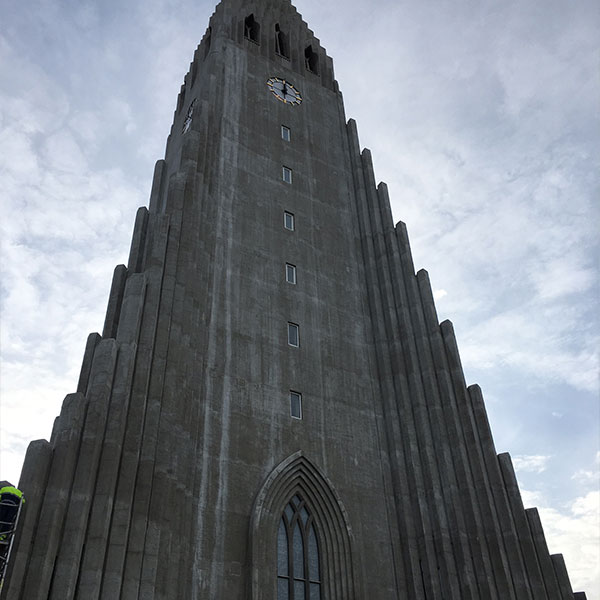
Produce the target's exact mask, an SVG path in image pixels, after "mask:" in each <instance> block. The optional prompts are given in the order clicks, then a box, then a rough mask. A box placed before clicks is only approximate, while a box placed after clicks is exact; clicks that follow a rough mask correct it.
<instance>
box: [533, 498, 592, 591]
mask: <svg viewBox="0 0 600 600" xmlns="http://www.w3.org/2000/svg"><path fill="white" fill-rule="evenodd" d="M538 510H539V513H540V517H541V519H542V523H543V525H544V532H545V534H546V540H547V542H548V547H549V549H550V552H551V553H559V554H563V556H564V558H565V562H566V564H567V569H568V571H569V577H570V579H571V583H572V585H573V589H574V591H585V592H587V595H588V598H589V600H597V598H599V597H600V549H599V546H598V538H599V536H600V492H598V491H592V492H589V493H587V494H586V495H585V496H581V497H579V498H576V499H575V500H573V501H572V502H570V503H569V504H567V505H566V506H564V507H561V508H556V507H549V506H543V505H542V506H540V507H539V509H538Z"/></svg>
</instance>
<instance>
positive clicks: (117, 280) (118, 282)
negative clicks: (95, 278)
mask: <svg viewBox="0 0 600 600" xmlns="http://www.w3.org/2000/svg"><path fill="white" fill-rule="evenodd" d="M126 281H127V267H126V266H125V265H117V266H116V267H115V270H114V273H113V279H112V284H111V286H110V294H109V296H108V308H107V309H106V318H105V319H104V328H103V330H102V337H103V338H105V339H106V338H114V337H116V336H117V327H118V325H119V317H120V315H121V304H122V302H123V293H124V291H125V282H126Z"/></svg>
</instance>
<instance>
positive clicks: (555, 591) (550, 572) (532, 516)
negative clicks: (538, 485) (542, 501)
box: [525, 508, 560, 599]
mask: <svg viewBox="0 0 600 600" xmlns="http://www.w3.org/2000/svg"><path fill="white" fill-rule="evenodd" d="M525 514H526V516H527V521H528V523H529V529H530V531H531V536H532V537H533V543H534V545H535V550H536V553H537V557H538V561H539V563H540V569H541V571H542V575H543V578H544V584H545V586H546V592H547V594H548V597H549V598H551V599H552V598H557V597H560V596H559V587H558V581H557V579H556V573H555V572H554V565H553V564H552V559H551V558H550V552H548V545H547V544H546V536H545V535H544V529H543V527H542V521H541V520H540V515H539V513H538V511H537V508H528V509H526V510H525Z"/></svg>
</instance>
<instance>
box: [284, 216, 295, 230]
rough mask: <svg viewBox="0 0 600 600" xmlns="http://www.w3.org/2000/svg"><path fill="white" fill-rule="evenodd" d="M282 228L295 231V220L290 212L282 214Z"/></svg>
mask: <svg viewBox="0 0 600 600" xmlns="http://www.w3.org/2000/svg"><path fill="white" fill-rule="evenodd" d="M283 226H284V227H285V228H286V229H289V230H290V231H294V229H296V220H295V218H294V215H293V214H292V213H291V212H287V211H286V212H284V213H283Z"/></svg>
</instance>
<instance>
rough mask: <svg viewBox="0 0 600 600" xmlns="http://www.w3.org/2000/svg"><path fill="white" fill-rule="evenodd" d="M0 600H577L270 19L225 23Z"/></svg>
mask: <svg viewBox="0 0 600 600" xmlns="http://www.w3.org/2000/svg"><path fill="white" fill-rule="evenodd" d="M20 487H21V489H22V490H23V491H24V493H25V495H26V498H27V504H26V506H25V511H24V514H23V519H22V521H21V524H20V530H19V532H18V537H17V540H16V544H15V547H14V551H13V555H12V559H11V564H10V565H9V572H8V577H7V580H6V582H5V585H4V589H3V590H2V598H3V599H10V600H34V599H35V600H42V599H44V600H45V599H52V600H72V599H75V598H77V599H82V600H83V599H85V600H99V599H102V600H109V599H110V600H114V599H115V598H123V599H126V600H134V599H139V600H141V599H145V600H146V599H147V600H150V599H157V600H158V599H165V600H167V599H168V600H176V599H178V600H188V599H189V600H192V599H194V600H197V599H208V598H211V599H212V598H216V599H227V600H229V599H248V600H250V599H252V600H361V599H363V598H370V599H372V600H376V599H377V600H384V599H385V600H389V599H404V598H406V599H415V600H426V599H427V600H434V599H440V600H441V599H448V600H449V599H451V600H465V599H469V598H471V599H497V600H507V599H513V600H522V599H532V600H542V599H544V600H554V599H564V600H566V599H569V600H572V599H573V598H578V599H579V600H581V599H583V598H585V594H583V593H578V594H574V593H573V591H572V589H571V585H570V583H569V578H568V575H567V572H566V569H565V565H564V561H563V560H562V557H561V556H560V555H553V556H551V555H550V554H549V553H548V549H547V546H546V542H545V539H544V534H543V530H542V527H541V523H540V520H539V516H538V513H537V511H536V510H535V509H528V510H525V509H524V507H523V504H522V501H521V498H520V493H519V490H518V487H517V483H516V478H515V475H514V471H513V468H512V465H511V461H510V457H509V456H508V455H506V454H503V455H500V456H498V455H497V454H496V451H495V449H494V444H493V440H492V437H491V433H490V429H489V425H488V422H487V417H486V413H485V408H484V404H483V398H482V394H481V391H480V389H479V388H478V387H477V386H470V387H467V386H466V384H465V380H464V375H463V372H462V368H461V364H460V358H459V354H458V349H457V344H456V340H455V337H454V334H453V330H452V325H451V323H449V322H444V323H442V324H439V322H438V319H437V316H436V311H435V306H434V301H433V297H432V293H431V288H430V285H429V281H428V277H427V273H426V272H425V271H420V272H418V273H416V274H415V272H414V267H413V264H412V259H411V254H410V247H409V242H408V237H407V232H406V227H405V225H404V224H403V223H399V224H397V225H396V226H394V223H393V220H392V215H391V211H390V205H389V200H388V196H387V189H386V186H385V184H379V185H376V183H375V178H374V174H373V168H372V164H371V157H370V153H369V151H367V150H363V151H362V152H361V151H360V146H359V141H358V135H357V129H356V125H355V123H354V122H353V121H348V122H347V120H346V117H345V114H344V106H343V101H342V97H341V94H340V92H339V89H338V84H337V82H336V81H335V79H334V74H333V63H332V60H331V59H330V58H329V57H328V56H327V54H326V52H325V50H324V49H323V47H322V46H321V44H320V42H319V40H318V39H317V38H316V37H315V36H314V34H313V32H312V31H310V30H309V29H308V27H307V25H306V23H304V22H303V21H302V18H301V16H300V15H299V14H298V13H297V12H296V10H295V9H294V7H293V6H292V5H291V4H290V2H289V0H223V1H222V2H221V3H220V4H219V5H218V6H217V8H216V10H215V13H214V14H213V16H212V18H211V21H210V27H209V29H208V30H207V32H206V34H205V36H204V38H203V39H202V42H201V44H200V45H199V47H198V49H197V50H196V52H195V55H194V60H193V62H192V64H191V67H190V71H189V72H188V74H187V75H186V78H185V82H184V85H183V86H182V89H181V92H180V94H179V98H178V102H177V108H176V111H175V117H174V123H173V127H172V130H171V133H170V136H169V139H168V142H167V149H166V155H165V159H164V160H160V161H158V163H157V165H156V169H155V173H154V180H153V186H152V192H151V198H150V203H149V208H148V209H146V208H141V209H139V211H138V214H137V218H136V222H135V228H134V234H133V240H132V245H131V251H130V255H129V261H128V264H127V266H124V265H119V266H118V267H117V268H116V269H115V273H114V278H113V283H112V287H111V292H110V297H109V303H108V309H107V314H106V320H105V324H104V329H103V332H102V335H99V334H92V335H90V336H89V338H88V343H87V346H86V350H85V355H84V359H83V364H82V369H81V375H80V379H79V383H78V387H77V391H76V392H75V393H73V394H70V395H69V396H67V397H66V399H65V401H64V404H63V408H62V411H61V414H60V416H59V417H58V419H57V420H56V423H55V426H54V429H53V432H52V437H51V439H50V441H49V442H47V441H45V440H40V441H36V442H33V443H32V444H31V445H30V447H29V450H28V454H27V457H26V461H25V465H24V468H23V473H22V478H21V482H20Z"/></svg>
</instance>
